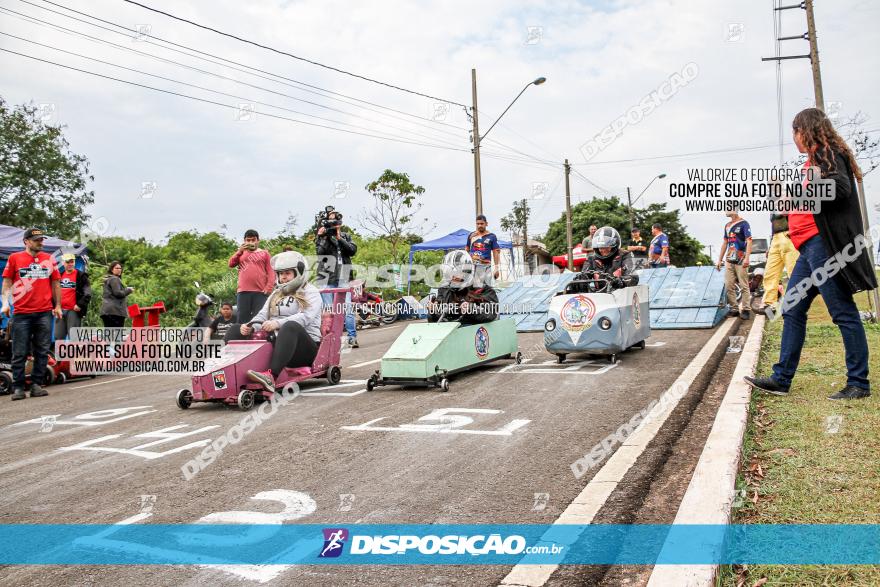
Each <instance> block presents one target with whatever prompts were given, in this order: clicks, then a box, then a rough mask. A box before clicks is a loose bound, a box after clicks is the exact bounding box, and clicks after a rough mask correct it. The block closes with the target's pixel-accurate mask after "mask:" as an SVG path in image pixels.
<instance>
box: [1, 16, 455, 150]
mask: <svg viewBox="0 0 880 587" xmlns="http://www.w3.org/2000/svg"><path fill="white" fill-rule="evenodd" d="M0 35H5V36H7V37H11V38H13V39H18V40H19V41H24V42H25V43H31V44H33V45H37V46H40V47H44V48H47V49H51V50H53V51H58V52H60V53H65V54H67V55H73V56H75V57H79V58H81V59H87V60H89V61H94V62H96V63H101V64H103V65H109V66H110V67H116V68H119V69H124V70H126V71H130V72H133V73H137V74H140V75H146V76H149V77H153V78H157V79H161V80H164V81H169V82H172V83H176V84H181V85H184V86H189V87H191V88H195V89H198V90H203V91H206V92H211V93H214V94H219V95H222V96H226V97H229V98H236V99H238V100H244V101H245V102H247V103H252V104H259V105H261V106H268V107H270V108H277V109H279V110H284V111H287V112H292V113H294V114H299V115H302V116H308V117H311V118H316V119H318V120H324V121H326V122H332V123H335V124H342V125H345V126H350V127H352V128H360V129H362V130H367V131H371V132H380V133H384V134H387V135H389V136H396V135H393V134H391V133H386V132H384V131H383V130H381V129H375V128H370V127H365V126H361V125H357V124H352V123H350V122H345V121H341V120H334V119H331V118H324V117H322V116H317V115H315V114H309V113H307V112H300V111H298V110H293V109H290V108H286V107H284V106H278V105H275V104H269V103H267V102H263V101H260V100H253V99H251V98H247V97H244V96H238V95H235V94H230V93H227V92H222V91H219V90H214V89H211V88H207V87H204V86H200V85H197V84H191V83H188V82H184V81H180V80H176V79H173V78H169V77H165V76H161V75H157V74H154V73H149V72H146V71H142V70H139V69H135V68H131V67H126V66H123V65H119V64H116V63H112V62H109V61H104V60H102V59H97V58H95V57H89V56H88V55H83V54H81V53H76V52H74V51H68V50H66V49H61V48H59V47H53V46H52V45H46V44H44V43H39V42H37V41H32V40H30V39H26V38H24V37H19V36H16V35H13V34H10V33H5V32H3V31H0ZM207 73H210V72H207ZM219 77H221V78H223V79H228V80H231V81H237V80H232V79H231V78H226V77H225V76H219ZM240 83H242V84H244V85H247V86H250V87H254V88H257V89H261V90H264V91H267V92H271V93H274V94H278V95H281V96H285V97H287V98H291V99H293V100H299V98H296V97H294V96H288V95H287V94H283V93H281V92H275V91H273V90H271V89H268V88H261V87H260V86H254V85H252V84H247V83H245V82H240ZM302 101H304V102H306V103H308V104H312V105H315V106H318V107H321V108H327V109H329V110H332V111H335V112H340V113H342V114H347V115H350V116H355V117H357V118H362V117H358V116H356V115H353V114H351V113H349V112H346V111H344V110H339V109H337V108H331V107H329V106H324V105H321V104H318V103H316V102H310V101H308V100H302ZM366 120H368V121H369V122H376V121H373V120H370V119H366ZM377 124H384V123H378V122H377ZM386 126H389V127H390V128H394V129H397V130H402V131H404V132H410V133H412V134H414V135H416V136H420V137H422V138H425V139H429V140H433V141H438V142H442V143H444V144H446V145H450V146H453V147H456V146H458V145H456V144H454V143H452V142H450V141H448V140H445V139H441V138H439V137H432V136H428V135H424V134H421V133H415V132H413V131H411V130H410V129H404V128H400V127H396V126H393V125H386Z"/></svg>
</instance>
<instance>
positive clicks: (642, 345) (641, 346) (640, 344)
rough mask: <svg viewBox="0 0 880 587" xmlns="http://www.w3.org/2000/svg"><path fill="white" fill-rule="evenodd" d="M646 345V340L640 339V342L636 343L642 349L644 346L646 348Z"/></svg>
mask: <svg viewBox="0 0 880 587" xmlns="http://www.w3.org/2000/svg"><path fill="white" fill-rule="evenodd" d="M646 345H647V343H645V341H644V340H640V341H639V342H637V343H636V344H635V346H637V347H638V348H640V349H642V350H644V348H645V346H646Z"/></svg>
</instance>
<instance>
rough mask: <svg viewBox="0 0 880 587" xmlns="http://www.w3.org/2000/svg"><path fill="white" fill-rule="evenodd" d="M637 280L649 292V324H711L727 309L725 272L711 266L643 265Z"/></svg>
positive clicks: (655, 326) (659, 327)
mask: <svg viewBox="0 0 880 587" xmlns="http://www.w3.org/2000/svg"><path fill="white" fill-rule="evenodd" d="M639 282H640V283H647V284H648V290H649V291H650V296H651V328H653V329H657V330H665V329H676V328H712V327H714V326H715V325H716V324H718V323H719V322H720V321H721V320H722V319H724V315H725V313H726V308H725V306H724V304H725V295H726V290H725V288H724V273H723V272H722V271H716V269H715V268H714V267H667V268H663V269H644V270H642V271H640V272H639Z"/></svg>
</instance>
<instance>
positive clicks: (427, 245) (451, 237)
mask: <svg viewBox="0 0 880 587" xmlns="http://www.w3.org/2000/svg"><path fill="white" fill-rule="evenodd" d="M472 232H473V231H472V230H467V229H465V228H460V229H458V230H456V231H455V232H450V233H449V234H447V235H446V236H441V237H440V238H435V239H434V240H430V241H424V242H421V243H416V244H414V245H410V247H409V267H408V268H407V272H406V291H407V293H409V290H410V275H411V273H412V272H411V271H410V270H409V268H410V267H412V264H413V254H415V253H416V251H452V250H455V249H464V248H465V247H466V246H467V237H468V235H469V234H470V233H472ZM498 246H499V247H500V248H502V249H510V250H511V255H510V266H511V269H513V243H512V242H510V241H503V240H501V239H498Z"/></svg>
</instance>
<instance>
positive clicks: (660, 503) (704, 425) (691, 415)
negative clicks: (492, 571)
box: [547, 321, 752, 587]
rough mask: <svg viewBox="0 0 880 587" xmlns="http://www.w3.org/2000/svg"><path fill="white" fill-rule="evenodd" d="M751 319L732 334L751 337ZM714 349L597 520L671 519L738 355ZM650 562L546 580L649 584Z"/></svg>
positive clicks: (581, 569)
mask: <svg viewBox="0 0 880 587" xmlns="http://www.w3.org/2000/svg"><path fill="white" fill-rule="evenodd" d="M751 326H752V322H751V321H748V322H745V321H738V323H737V325H736V326H735V327H734V329H733V330H732V331H731V333H730V336H748V332H749V330H750V328H751ZM740 356H741V355H740V354H739V353H728V352H727V340H724V341H723V342H722V344H720V345H719V347H718V348H717V349H716V350H715V352H714V353H713V354H712V357H711V358H710V360H709V362H708V363H707V365H706V367H705V368H704V369H703V371H702V372H701V373H700V375H698V376H697V379H696V380H695V381H694V385H693V387H692V390H691V392H690V393H688V394H687V395H686V396H685V397H684V398H682V400H681V401H680V402H679V404H678V406H676V408H675V410H673V412H672V413H671V414H670V416H669V418H668V419H667V421H666V422H665V423H664V424H663V427H662V428H661V429H660V432H659V433H658V434H657V436H656V437H655V438H654V439H653V440H652V441H651V442H650V443H649V444H648V446H647V448H646V449H645V452H644V453H642V455H641V456H640V457H639V459H638V460H637V461H636V464H635V465H634V466H633V467H632V469H630V470H629V471H628V472H627V474H626V476H625V477H624V478H623V481H622V483H621V484H620V485H619V486H618V488H617V490H616V491H615V492H614V493H613V494H612V495H611V497H610V498H609V499H608V501H607V502H606V503H605V505H604V506H603V508H602V509H601V510H600V511H599V513H598V514H597V515H596V518H595V519H594V520H593V523H594V524H671V523H672V522H673V521H674V520H675V516H676V514H677V513H678V507H679V504H680V503H681V500H682V498H683V497H684V493H685V491H686V490H687V487H688V484H689V483H690V480H691V476H692V475H693V472H694V468H695V467H696V465H697V461H698V460H699V458H700V455H701V454H702V452H703V446H704V445H705V443H706V439H707V437H708V436H709V432H710V430H711V429H712V424H713V423H714V421H715V416H716V414H717V413H718V407H719V406H720V405H721V401H722V399H723V398H724V394H725V393H726V391H727V387H728V385H729V384H730V379H731V376H732V375H733V371H734V369H735V368H736V363H737V361H738V360H739V358H740ZM652 568H653V567H652V566H650V565H647V566H634V565H614V566H574V565H573V566H561V567H560V569H559V570H558V571H557V572H556V573H554V574H553V576H552V577H551V579H550V581H548V583H547V584H548V585H597V586H602V587H605V586H607V587H611V586H615V587H617V586H621V585H626V586H637V585H645V584H646V583H647V581H648V578H649V577H650V575H651V570H652Z"/></svg>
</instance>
